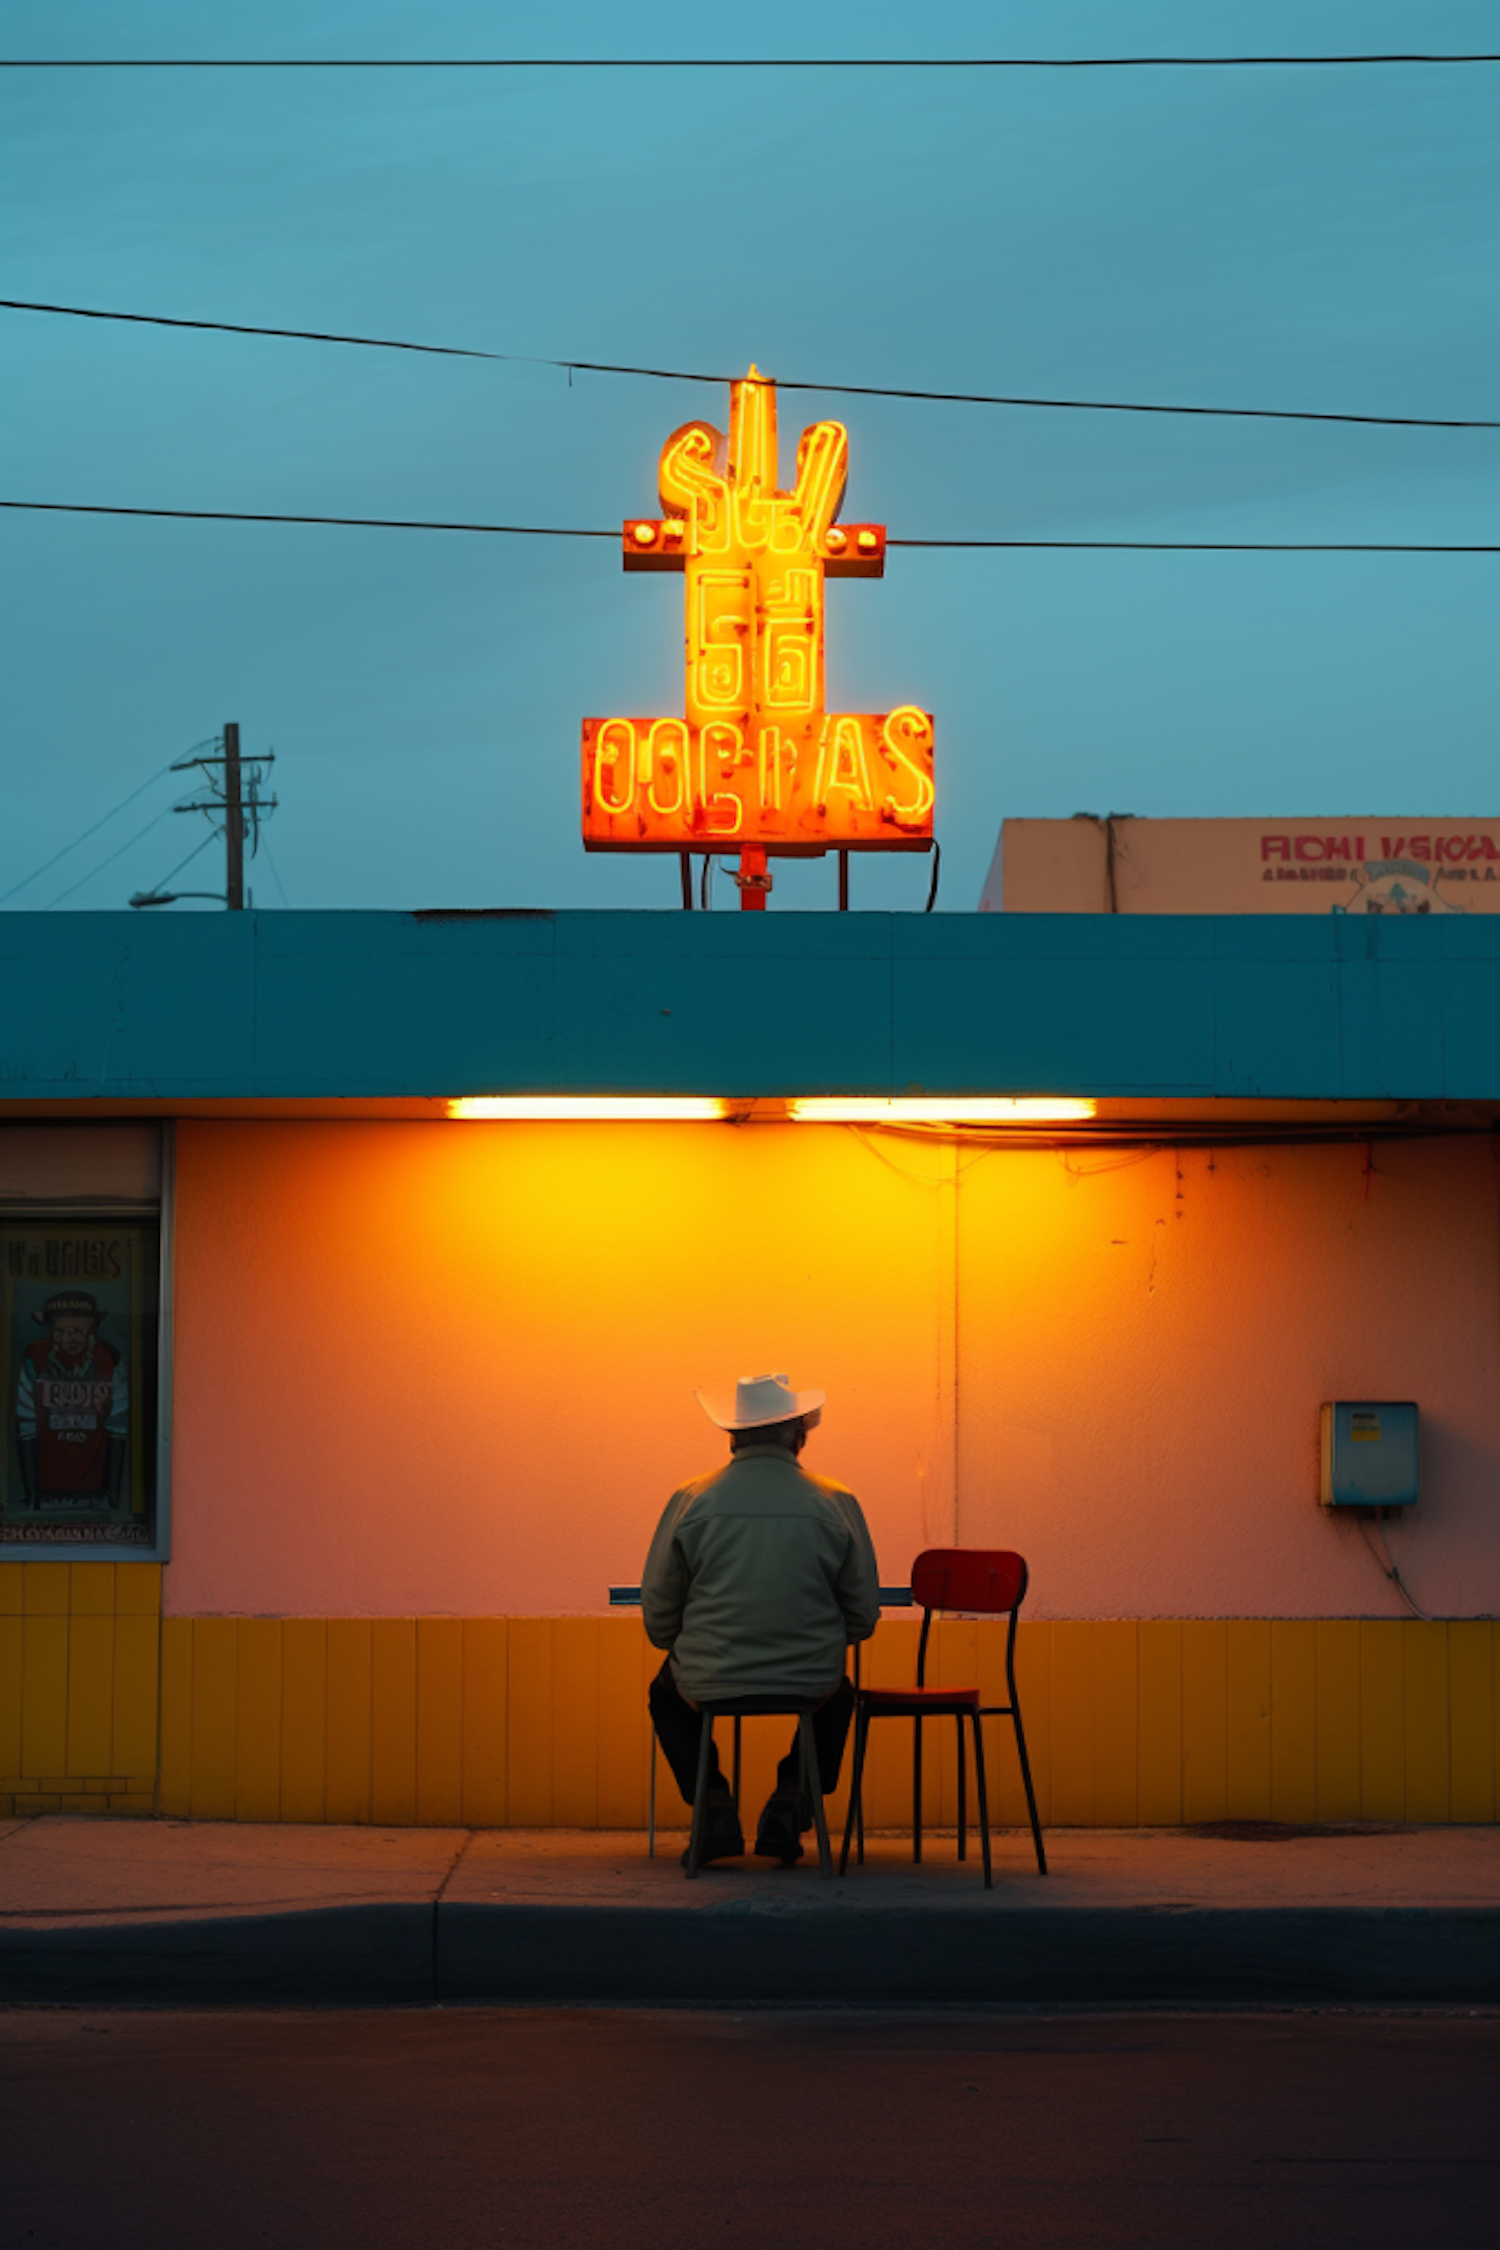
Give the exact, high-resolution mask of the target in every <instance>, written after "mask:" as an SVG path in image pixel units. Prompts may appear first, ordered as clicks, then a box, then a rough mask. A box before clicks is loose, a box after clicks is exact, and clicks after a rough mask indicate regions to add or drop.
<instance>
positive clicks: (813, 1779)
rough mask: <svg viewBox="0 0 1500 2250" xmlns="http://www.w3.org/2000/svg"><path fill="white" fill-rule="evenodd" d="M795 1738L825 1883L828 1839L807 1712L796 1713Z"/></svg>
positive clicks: (829, 1864) (830, 1861)
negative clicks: (798, 1744) (798, 1746)
mask: <svg viewBox="0 0 1500 2250" xmlns="http://www.w3.org/2000/svg"><path fill="white" fill-rule="evenodd" d="M797 1739H798V1741H799V1742H800V1743H801V1745H802V1786H803V1788H804V1789H805V1790H806V1791H807V1793H808V1795H809V1796H810V1797H811V1798H812V1809H813V1826H814V1828H816V1830H817V1832H818V1874H819V1875H820V1877H821V1878H822V1880H823V1881H824V1882H825V1883H826V1882H827V1881H828V1880H829V1878H830V1876H831V1875H832V1874H833V1851H832V1848H831V1846H830V1845H829V1842H828V1810H827V1807H826V1806H825V1805H824V1803H823V1776H822V1775H821V1774H820V1773H819V1771H818V1746H817V1744H816V1742H815V1741H814V1740H813V1725H812V1713H811V1712H810V1711H803V1712H800V1713H799V1714H798V1718H797Z"/></svg>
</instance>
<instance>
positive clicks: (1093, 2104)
mask: <svg viewBox="0 0 1500 2250" xmlns="http://www.w3.org/2000/svg"><path fill="white" fill-rule="evenodd" d="M0 2118H3V2119H4V2149H5V2155H4V2160H3V2186H0V2242H3V2243H4V2245H5V2250H12V2246H18V2250H82V2246H84V2245H88V2246H89V2250H94V2246H96V2245H101V2244H107V2245H108V2246H109V2250H137V2246H139V2250H189V2246H191V2250H205V2246H208V2250H248V2246H249V2245H252V2244H255V2245H260V2244H274V2245H277V2246H278V2250H303V2246H304V2245H305V2246H307V2250H314V2246H317V2250H343V2246H344V2245H346V2244H347V2245H350V2246H353V2245H359V2246H360V2250H428V2246H429V2245H431V2246H435V2250H438V2246H440V2250H472V2246H478V2245H481V2244H483V2245H485V2246H486V2250H493V2246H495V2245H499V2246H502V2250H533V2246H535V2250H544V2246H545V2250H588V2246H592V2245H594V2244H598V2245H608V2246H609V2250H635V2246H636V2245H640V2246H641V2250H646V2246H648V2245H649V2246H650V2250H703V2246H704V2245H713V2246H715V2250H720V2246H722V2250H785V2246H787V2245H790V2244H793V2243H796V2242H798V2241H806V2242H816V2241H819V2240H822V2241H829V2242H845V2241H847V2242H849V2243H852V2244H855V2245H857V2246H858V2250H885V2246H887V2245H889V2246H891V2250H897V2246H898V2245H899V2246H900V2250H911V2246H912V2245H921V2246H922V2250H940V2246H944V2245H947V2244H954V2245H958V2244H962V2245H964V2246H965V2250H985V2246H987V2245H991V2244H995V2245H999V2244H1004V2245H1005V2246H1006V2250H1033V2246H1041V2245H1047V2246H1049V2250H1051V2246H1053V2245H1056V2246H1059V2250H1063V2246H1066V2250H1080V2246H1086V2245H1091V2244H1109V2245H1115V2244H1132V2245H1133V2244H1149V2245H1151V2246H1152V2250H1179V2246H1181V2250H1187V2246H1189V2245H1191V2246H1192V2250H1199V2246H1201V2250H1237V2246H1238V2245H1241V2244H1244V2245H1247V2246H1248V2245H1251V2244H1254V2245H1256V2250H1263V2245H1264V2244H1265V2243H1267V2242H1273V2243H1275V2244H1276V2245H1277V2250H1301V2246H1303V2245H1306V2246H1307V2250H1341V2246H1343V2245H1345V2244H1347V2245H1349V2246H1351V2250H1353V2246H1354V2245H1358V2246H1359V2250H1372V2246H1373V2250H1380V2246H1382V2245H1385V2244H1391V2245H1396V2244H1400V2245H1402V2246H1403V2250H1409V2246H1410V2245H1411V2244H1412V2243H1413V2242H1420V2243H1428V2244H1433V2245H1440V2246H1441V2250H1467V2246H1468V2245H1470V2244H1473V2245H1475V2246H1478V2245H1480V2244H1483V2245H1484V2246H1485V2250H1491V2246H1492V2245H1493V2244H1494V2243H1495V2242H1496V2240H1497V2239H1500V2218H1497V2204H1500V2018H1497V2017H1495V2016H1493V2015H1490V2016H1478V2015H1476V2016H1464V2015H1435V2014H1431V2015H1409V2016H1376V2015H1370V2014H1293V2015H1265V2016H1216V2015H1203V2016H1197V2015H1188V2016H1150V2015H1144V2016H1117V2015H1111V2016H1079V2015H1064V2016H1057V2015H1053V2016H1021V2015H998V2014H985V2015H979V2014H973V2015H970V2014H961V2013H956V2014H951V2015H946V2016H915V2015H909V2014H908V2015H864V2014H853V2013H843V2014H836V2013H825V2012H820V2013H808V2014H805V2015H798V2014H786V2013H777V2014H765V2015H759V2014H745V2015H742V2016H734V2015H728V2014H712V2015H711V2014H668V2013H663V2014H649V2013H625V2012H620V2013H602V2012H601V2013H591V2012H582V2011H578V2012H572V2011H560V2010H550V2011H549V2010H540V2009H538V2010H508V2009H491V2008H484V2009H480V2008H474V2009H447V2010H440V2009H430V2010H426V2009H424V2010H410V2011H387V2012H376V2011H350V2012H348V2013H334V2012H321V2013H308V2014H269V2013H268V2014H263V2015H262V2014H248V2013H247V2014H209V2013H203V2014H197V2013H189V2012H180V2013H174V2012H167V2011H152V2012H140V2013H136V2012H126V2011H112V2012H108V2013H103V2012H100V2013H89V2012H84V2011H76V2012H75V2011H67V2010H50V2009H49V2010H16V2011H14V2012H11V2013H8V2014H0Z"/></svg>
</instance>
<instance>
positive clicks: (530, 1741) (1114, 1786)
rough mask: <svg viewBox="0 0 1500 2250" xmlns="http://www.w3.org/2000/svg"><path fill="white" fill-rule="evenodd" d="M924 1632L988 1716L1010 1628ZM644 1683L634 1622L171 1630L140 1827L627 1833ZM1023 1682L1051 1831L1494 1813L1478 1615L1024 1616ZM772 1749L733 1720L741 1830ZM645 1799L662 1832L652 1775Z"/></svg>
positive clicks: (950, 1626)
mask: <svg viewBox="0 0 1500 2250" xmlns="http://www.w3.org/2000/svg"><path fill="white" fill-rule="evenodd" d="M916 1635H917V1627H916V1625H915V1623H913V1622H911V1621H908V1620H905V1619H903V1620H900V1621H887V1622H886V1623H885V1624H883V1625H882V1626H881V1628H880V1630H879V1632H878V1634H877V1635H876V1638H875V1641H874V1643H873V1644H872V1646H871V1647H870V1649H869V1650H868V1652H867V1657H866V1673H865V1676H866V1678H867V1680H869V1681H870V1683H871V1684H872V1685H893V1686H894V1685H901V1684H904V1683H906V1682H907V1681H909V1680H910V1679H911V1678H912V1677H913V1676H914V1673H913V1667H914V1663H915V1654H916ZM934 1638H935V1643H936V1661H935V1664H934V1666H933V1667H932V1669H931V1671H930V1673H929V1677H931V1678H932V1679H933V1680H934V1681H936V1682H942V1681H944V1680H950V1681H955V1682H957V1681H964V1680H973V1679H976V1678H977V1679H978V1680H979V1682H980V1684H981V1685H982V1686H983V1688H984V1689H985V1691H986V1700H987V1701H993V1702H1000V1701H1003V1699H1004V1698H1003V1693H1002V1689H1003V1680H1004V1670H1003V1664H1004V1638H1003V1628H1001V1627H998V1626H995V1625H991V1624H989V1623H969V1622H964V1621H961V1620H956V1619H955V1620H948V1621H944V1622H943V1623H941V1624H940V1625H938V1626H937V1627H936V1628H935V1633H934ZM659 1662H660V1658H659V1656H657V1654H656V1653H655V1652H654V1651H653V1650H652V1649H650V1648H649V1647H648V1645H647V1643H646V1640H645V1636H644V1634H643V1633H642V1631H641V1628H640V1624H639V1622H638V1621H637V1620H635V1619H633V1618H544V1617H528V1618H510V1619H506V1618H462V1619H459V1618H374V1619H368V1618H331V1619H326V1620H325V1619H321V1618H285V1619H279V1618H217V1617H201V1618H168V1619H166V1620H165V1621H164V1623H163V1627H162V1714H161V1779H160V1790H159V1795H158V1805H159V1809H160V1810H161V1811H162V1812H165V1813H175V1814H182V1815H190V1816H192V1817H194V1818H198V1819H211V1820H233V1819H240V1820H276V1819H282V1820H303V1821H307V1820H312V1821H316V1820H328V1821H369V1822H375V1823H379V1824H382V1825H389V1826H393V1827H394V1826H405V1825H407V1824H409V1823H412V1822H419V1823H424V1824H439V1825H441V1824H470V1823H472V1824H475V1825H480V1826H507V1825H508V1826H513V1827H523V1828H537V1827H541V1828H545V1827H564V1828H595V1827H599V1828H634V1827H639V1826H640V1825H641V1824H642V1823H643V1822H644V1820H645V1817H646V1802H647V1794H646V1793H647V1775H648V1770H649V1769H648V1762H647V1761H648V1756H649V1744H650V1736H649V1732H648V1728H647V1721H646V1703H645V1695H646V1685H647V1682H648V1680H649V1678H650V1675H651V1673H652V1671H653V1670H654V1669H655V1667H656V1665H657V1664H658V1663H659ZM1019 1669H1020V1677H1021V1696H1022V1705H1023V1710H1024V1713H1025V1717H1026V1722H1027V1731H1028V1739H1029V1742H1030V1745H1031V1753H1032V1763H1033V1770H1034V1772H1035V1775H1036V1781H1037V1791H1038V1795H1039V1798H1040V1801H1041V1810H1042V1817H1043V1819H1044V1820H1046V1821H1047V1822H1049V1823H1050V1824H1052V1825H1056V1826H1082V1827H1093V1826H1104V1827H1134V1826H1140V1825H1144V1826H1155V1825H1175V1824H1177V1823H1180V1822H1184V1821H1188V1822H1193V1821H1220V1820H1278V1821H1298V1822H1302V1821H1346V1820H1398V1821H1399V1820H1417V1821H1449V1820H1452V1821H1489V1820H1493V1819H1494V1818H1495V1816H1496V1807H1497V1802H1500V1786H1497V1749H1500V1724H1497V1702H1500V1625H1496V1624H1494V1623H1492V1622H1490V1621H1488V1620H1478V1621H1474V1622H1456V1623H1451V1624H1443V1623H1439V1624H1431V1625H1428V1624H1422V1623H1419V1622H1418V1621H1417V1620H1415V1619H1412V1620H1411V1621H1409V1622H1406V1621H1391V1622H1385V1621H1376V1620H1359V1619H1339V1618H1335V1619H1319V1620H1316V1621H1311V1620H1309V1621H1302V1620H1297V1621H1288V1622H1280V1621H1272V1620H1265V1619H1255V1618H1244V1619H1240V1618H1235V1619H1228V1620H1196V1619H1194V1620H1167V1621H1141V1622H1131V1621H1125V1622H1121V1623H1088V1622H1081V1621H1067V1622H1061V1623H1056V1624H1040V1623H1039V1624H1033V1625H1023V1626H1022V1628H1021V1634H1020V1642H1019ZM787 1731H788V1730H787V1726H786V1723H785V1722H783V1721H773V1720H756V1721H753V1722H747V1723H746V1728H745V1738H746V1739H745V1765H746V1771H745V1788H746V1795H747V1798H748V1800H749V1803H750V1806H751V1809H753V1808H754V1807H755V1805H757V1804H758V1803H759V1801H760V1800H761V1798H762V1797H763V1796H764V1795H765V1794H766V1793H767V1792H768V1791H769V1789H770V1786H771V1782H772V1775H773V1768H774V1764H775V1760H776V1758H777V1756H778V1755H779V1754H780V1752H781V1750H782V1749H783V1748H784V1747H785V1741H786V1736H787ZM1009 1733H1010V1730H1009V1728H1008V1726H1007V1725H1006V1724H1005V1722H1004V1721H1001V1720H992V1721H990V1722H989V1727H988V1741H989V1760H990V1766H991V1773H992V1787H993V1792H994V1799H995V1803H996V1808H997V1815H998V1818H999V1819H1001V1820H1002V1821H1004V1822H1006V1823H1011V1824H1014V1823H1017V1822H1019V1821H1020V1820H1021V1819H1022V1817H1023V1804H1022V1798H1021V1791H1020V1785H1019V1778H1018V1774H1017V1769H1016V1763H1015V1757H1014V1753H1013V1751H1012V1749H1011V1745H1010V1740H1009ZM722 1735H723V1736H724V1737H726V1738H727V1735H728V1729H727V1728H724V1729H723V1730H722ZM871 1739H872V1745H873V1747H872V1753H871V1774H870V1800H869V1802H870V1819H871V1823H872V1825H874V1826H877V1827H905V1826H906V1825H908V1823H909V1820H910V1806H911V1797H910V1789H911V1781H910V1774H911V1748H910V1745H911V1730H910V1726H909V1725H908V1724H907V1722H905V1721H899V1720H897V1721H891V1722H888V1723H886V1724H885V1725H883V1726H877V1727H876V1728H875V1729H874V1731H873V1734H872V1738H871ZM952 1740H953V1730H952V1726H951V1724H939V1723H933V1724H932V1726H931V1729H930V1733H929V1741H930V1743H931V1746H932V1747H931V1754H930V1755H929V1759H928V1766H927V1773H928V1782H927V1791H926V1804H925V1808H924V1813H925V1817H926V1818H928V1819H929V1820H931V1821H933V1822H934V1823H938V1824H951V1822H952V1821H953V1819H954V1817H955V1809H956V1808H955V1771H954V1759H953V1751H952ZM726 1747H727V1742H726ZM658 1802H659V1806H660V1809H661V1814H662V1818H663V1820H664V1822H665V1823H666V1824H667V1825H680V1824H681V1822H682V1820H683V1813H682V1809H681V1807H680V1805H679V1804H678V1803H677V1800H676V1796H675V1791H674V1790H673V1787H672V1784H671V1781H670V1779H669V1777H668V1776H667V1775H666V1772H665V1769H664V1768H663V1769H662V1770H661V1774H660V1779H659V1782H658ZM843 1802H844V1798H843V1793H842V1792H841V1793H840V1796H839V1798H838V1800H837V1808H838V1809H839V1810H840V1811H841V1810H842V1806H843Z"/></svg>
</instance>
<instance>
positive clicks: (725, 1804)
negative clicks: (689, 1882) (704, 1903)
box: [682, 1789, 745, 1867]
mask: <svg viewBox="0 0 1500 2250" xmlns="http://www.w3.org/2000/svg"><path fill="white" fill-rule="evenodd" d="M744 1851H745V1837H744V1832H743V1830H742V1829H741V1827H740V1816H739V1814H738V1813H737V1812H736V1811H735V1809H734V1799H733V1798H732V1797H731V1796H730V1794H729V1791H728V1790H727V1789H726V1790H725V1791H724V1794H723V1796H722V1797H720V1796H713V1797H710V1798H709V1800H708V1803H707V1805H706V1806H705V1807H704V1813H703V1843H702V1846H701V1848H700V1850H699V1853H698V1865H699V1866H700V1867H706V1866H707V1865H708V1863H709V1861H710V1860H711V1859H741V1858H743V1856H744ZM687 1863H688V1855H687V1853H686V1852H684V1853H683V1855H682V1864H683V1866H684V1867H686V1865H687Z"/></svg>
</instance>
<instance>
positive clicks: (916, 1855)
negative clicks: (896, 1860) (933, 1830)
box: [911, 1719, 922, 1867]
mask: <svg viewBox="0 0 1500 2250" xmlns="http://www.w3.org/2000/svg"><path fill="white" fill-rule="evenodd" d="M911 1726H912V1736H911V1858H912V1865H913V1866H914V1867H915V1866H916V1865H917V1864H918V1863H919V1861H920V1860H921V1857H922V1722H921V1720H920V1719H913V1720H912V1723H911Z"/></svg>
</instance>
